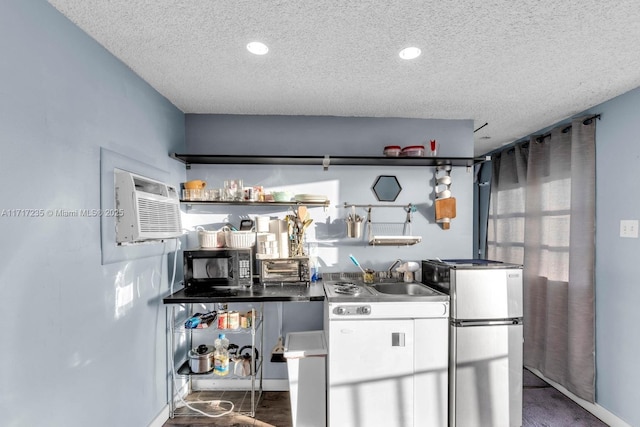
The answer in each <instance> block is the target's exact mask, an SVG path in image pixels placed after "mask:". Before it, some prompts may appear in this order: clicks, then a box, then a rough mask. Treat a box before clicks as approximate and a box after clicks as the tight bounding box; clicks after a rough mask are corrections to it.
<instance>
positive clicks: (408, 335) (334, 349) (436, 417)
mask: <svg viewBox="0 0 640 427" xmlns="http://www.w3.org/2000/svg"><path fill="white" fill-rule="evenodd" d="M324 288H325V293H326V295H327V298H326V300H325V334H326V337H327V346H328V360H327V384H328V388H327V412H328V414H327V420H328V423H327V425H328V426H333V427H350V426H351V427H361V426H396V427H408V426H416V427H418V426H430V427H439V426H442V427H446V426H447V378H448V347H447V335H448V315H449V301H448V300H449V298H448V296H446V295H444V294H442V293H440V292H433V294H431V295H427V296H420V297H412V296H404V297H398V298H396V297H386V296H384V295H380V294H378V293H377V292H376V291H374V290H371V288H369V287H367V286H364V285H362V284H361V283H359V282H346V281H345V282H339V281H336V282H334V281H330V282H326V283H324Z"/></svg>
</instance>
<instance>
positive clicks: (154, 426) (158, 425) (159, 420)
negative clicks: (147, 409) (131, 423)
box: [149, 405, 169, 427]
mask: <svg viewBox="0 0 640 427" xmlns="http://www.w3.org/2000/svg"><path fill="white" fill-rule="evenodd" d="M168 419H169V405H165V407H164V408H162V411H160V413H159V414H158V416H157V417H155V418H154V419H153V421H151V423H149V427H162V426H163V425H164V423H166V422H167V420H168Z"/></svg>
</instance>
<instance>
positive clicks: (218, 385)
mask: <svg viewBox="0 0 640 427" xmlns="http://www.w3.org/2000/svg"><path fill="white" fill-rule="evenodd" d="M191 381H192V382H191V384H192V388H193V390H251V380H250V379H234V380H224V379H221V380H211V379H209V380H199V379H193V378H192V379H191ZM257 386H258V382H257V381H256V387H257ZM262 390H263V391H289V380H287V379H264V380H262Z"/></svg>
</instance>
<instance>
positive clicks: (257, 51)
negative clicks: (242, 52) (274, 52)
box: [247, 42, 269, 55]
mask: <svg viewBox="0 0 640 427" xmlns="http://www.w3.org/2000/svg"><path fill="white" fill-rule="evenodd" d="M247 50H248V51H249V52H251V53H253V54H254V55H264V54H265V53H267V52H269V48H268V47H267V45H266V44H264V43H260V42H251V43H249V44H248V45H247Z"/></svg>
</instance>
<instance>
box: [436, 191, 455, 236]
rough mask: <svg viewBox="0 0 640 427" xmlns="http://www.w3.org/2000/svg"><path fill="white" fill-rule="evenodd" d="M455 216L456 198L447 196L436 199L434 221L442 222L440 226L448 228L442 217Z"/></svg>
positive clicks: (451, 217)
mask: <svg viewBox="0 0 640 427" xmlns="http://www.w3.org/2000/svg"><path fill="white" fill-rule="evenodd" d="M455 217H456V199H455V197H449V198H446V199H436V222H440V223H442V228H444V229H445V230H448V229H449V225H450V223H449V222H444V221H442V220H443V219H444V218H449V219H453V218H455Z"/></svg>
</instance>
